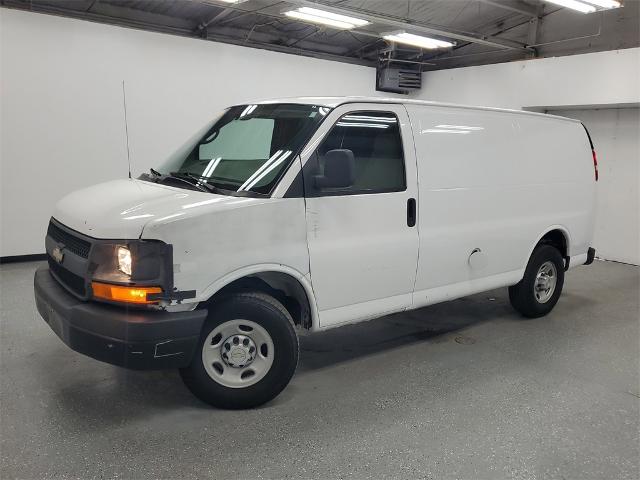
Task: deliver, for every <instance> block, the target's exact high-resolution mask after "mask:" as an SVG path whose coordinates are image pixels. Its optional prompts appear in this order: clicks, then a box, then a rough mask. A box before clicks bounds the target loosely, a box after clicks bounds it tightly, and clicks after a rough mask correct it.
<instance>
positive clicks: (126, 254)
mask: <svg viewBox="0 0 640 480" xmlns="http://www.w3.org/2000/svg"><path fill="white" fill-rule="evenodd" d="M118 270H120V271H121V272H122V273H124V274H126V275H129V276H131V250H129V249H128V248H127V247H118Z"/></svg>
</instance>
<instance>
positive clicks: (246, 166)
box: [157, 104, 330, 195]
mask: <svg viewBox="0 0 640 480" xmlns="http://www.w3.org/2000/svg"><path fill="white" fill-rule="evenodd" d="M329 111H330V109H329V108H326V107H318V106H315V105H298V104H266V105H240V106H236V107H232V108H230V109H228V110H227V111H226V112H225V113H224V114H223V115H222V117H220V118H219V119H218V120H217V121H215V122H214V124H213V126H212V127H211V128H209V129H208V130H207V131H206V133H205V134H204V135H203V136H201V135H199V136H198V137H196V139H195V141H194V140H192V141H191V142H187V144H186V145H184V146H183V147H181V148H180V149H179V150H178V151H177V152H176V153H174V154H173V155H172V156H171V157H170V158H169V159H168V160H167V161H166V163H165V164H164V165H162V166H161V167H160V168H158V172H157V173H159V174H161V175H172V176H180V177H183V178H190V179H193V180H194V181H200V182H203V183H206V184H208V185H210V186H212V187H215V188H217V189H220V190H226V191H229V193H234V192H235V193H238V194H242V193H245V194H250V193H254V194H263V195H266V194H269V193H270V192H271V190H272V189H273V187H274V186H275V185H276V183H277V182H278V180H279V179H280V177H281V175H282V174H283V173H284V172H285V170H286V169H287V167H288V166H289V165H290V163H291V162H292V161H293V159H294V157H295V156H296V155H297V153H298V150H299V149H300V148H302V146H303V145H304V143H305V142H306V141H307V140H308V139H309V137H310V136H311V134H312V133H313V131H314V130H315V129H316V127H317V126H318V125H319V124H320V122H321V120H322V118H323V117H324V116H326V114H327V113H328V112H329Z"/></svg>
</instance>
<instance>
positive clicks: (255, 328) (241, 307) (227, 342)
mask: <svg viewBox="0 0 640 480" xmlns="http://www.w3.org/2000/svg"><path fill="white" fill-rule="evenodd" d="M298 356H299V347H298V337H297V335H296V332H295V330H294V328H293V321H292V319H291V316H290V315H289V312H287V310H286V309H285V308H284V307H283V306H282V304H281V303H280V302H278V301H277V300H275V299H274V298H273V297H271V296H269V295H266V294H264V293H261V292H255V293H237V294H234V295H231V296H229V297H227V298H226V299H224V300H222V301H221V302H220V303H219V304H217V305H215V306H214V307H213V308H212V309H211V310H210V312H209V317H208V319H207V321H206V322H205V325H204V327H203V329H202V334H201V336H200V341H199V343H198V348H197V349H196V352H195V354H194V358H193V360H192V361H191V364H190V365H189V366H188V367H186V368H183V369H181V370H180V375H181V376H182V380H183V381H184V383H185V385H186V386H187V387H188V388H189V390H191V392H192V393H193V394H194V395H195V396H196V397H198V398H199V399H200V400H202V401H204V402H206V403H209V404H210V405H213V406H215V407H219V408H226V409H242V408H252V407H256V406H258V405H262V404H263V403H266V402H268V401H269V400H272V399H274V398H275V397H276V396H278V394H279V393H280V392H281V391H282V390H284V388H285V387H286V386H287V384H288V383H289V381H290V380H291V377H292V376H293V374H294V372H295V370H296V367H297V364H298Z"/></svg>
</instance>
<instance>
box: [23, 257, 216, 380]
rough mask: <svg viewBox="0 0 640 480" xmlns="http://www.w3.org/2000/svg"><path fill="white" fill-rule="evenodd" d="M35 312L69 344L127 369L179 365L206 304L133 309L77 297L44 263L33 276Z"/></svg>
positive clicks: (189, 353)
mask: <svg viewBox="0 0 640 480" xmlns="http://www.w3.org/2000/svg"><path fill="white" fill-rule="evenodd" d="M34 291H35V300H36V306H37V308H38V312H39V313H40V315H41V316H42V318H43V319H44V320H45V322H47V324H48V325H49V327H51V329H52V330H53V331H54V332H55V333H56V335H58V337H60V339H61V340H62V341H63V342H64V343H65V344H66V345H68V346H69V347H70V348H72V349H73V350H75V351H77V352H79V353H82V354H84V355H87V356H89V357H92V358H95V359H96V360H100V361H103V362H106V363H111V364H113V365H118V366H121V367H126V368H131V369H159V368H179V367H184V366H187V365H188V364H189V363H190V362H191V359H192V357H193V354H194V351H195V349H196V346H197V343H198V339H199V338H200V330H201V328H202V324H203V323H204V321H205V319H206V317H207V310H193V311H191V312H165V311H154V310H134V309H126V308H123V307H115V306H110V305H101V304H97V303H92V302H85V301H82V300H78V299H77V298H75V297H74V296H72V295H71V294H69V293H68V292H67V291H66V290H65V289H64V288H63V287H61V286H60V285H59V284H58V282H57V281H56V280H55V279H54V278H53V277H52V276H51V274H50V272H49V269H48V268H46V267H43V268H40V269H38V270H37V271H36V274H35V277H34Z"/></svg>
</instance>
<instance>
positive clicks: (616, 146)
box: [412, 48, 640, 264]
mask: <svg viewBox="0 0 640 480" xmlns="http://www.w3.org/2000/svg"><path fill="white" fill-rule="evenodd" d="M412 96H413V97H414V98H419V99H422V100H434V101H442V102H454V103H463V104H472V105H485V106H492V107H506V108H516V109H520V108H525V109H534V110H543V111H550V112H551V113H556V114H560V115H564V116H567V117H573V118H578V119H580V120H582V121H583V122H584V123H585V125H586V126H587V128H588V129H589V131H590V132H591V133H592V136H593V141H594V143H595V146H596V150H597V152H598V156H599V158H600V171H601V173H602V174H601V181H600V182H599V185H598V190H599V192H598V203H597V215H596V228H595V236H594V247H595V248H596V249H597V250H598V253H597V255H598V256H600V257H601V258H605V259H609V260H618V261H622V262H628V263H634V264H638V263H640V261H639V258H638V257H639V256H640V244H639V242H640V234H639V232H638V229H639V228H640V226H639V225H638V218H639V217H638V216H639V212H638V204H639V202H640V198H639V197H638V182H639V181H640V178H639V163H640V151H639V147H638V137H639V136H640V128H639V126H638V108H637V106H638V105H639V104H640V48H633V49H627V50H617V51H610V52H598V53H589V54H585V55H575V56H569V57H557V58H545V59H539V60H530V61H522V62H512V63H502V64H495V65H484V66H478V67H467V68H458V69H451V70H439V71H435V72H428V73H426V74H425V75H424V76H423V85H422V90H421V91H420V92H418V93H416V94H414V95H412ZM581 105H582V106H584V107H583V108H577V107H576V106H581ZM596 105H597V106H599V109H598V110H595V109H593V108H592V107H593V106H596ZM620 105H625V106H626V107H629V106H633V105H635V107H636V108H616V107H618V106H620ZM567 107H572V108H571V109H568V108H567ZM607 107H608V108H607ZM537 140H541V139H537V138H535V137H533V138H532V142H535V141H537Z"/></svg>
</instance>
